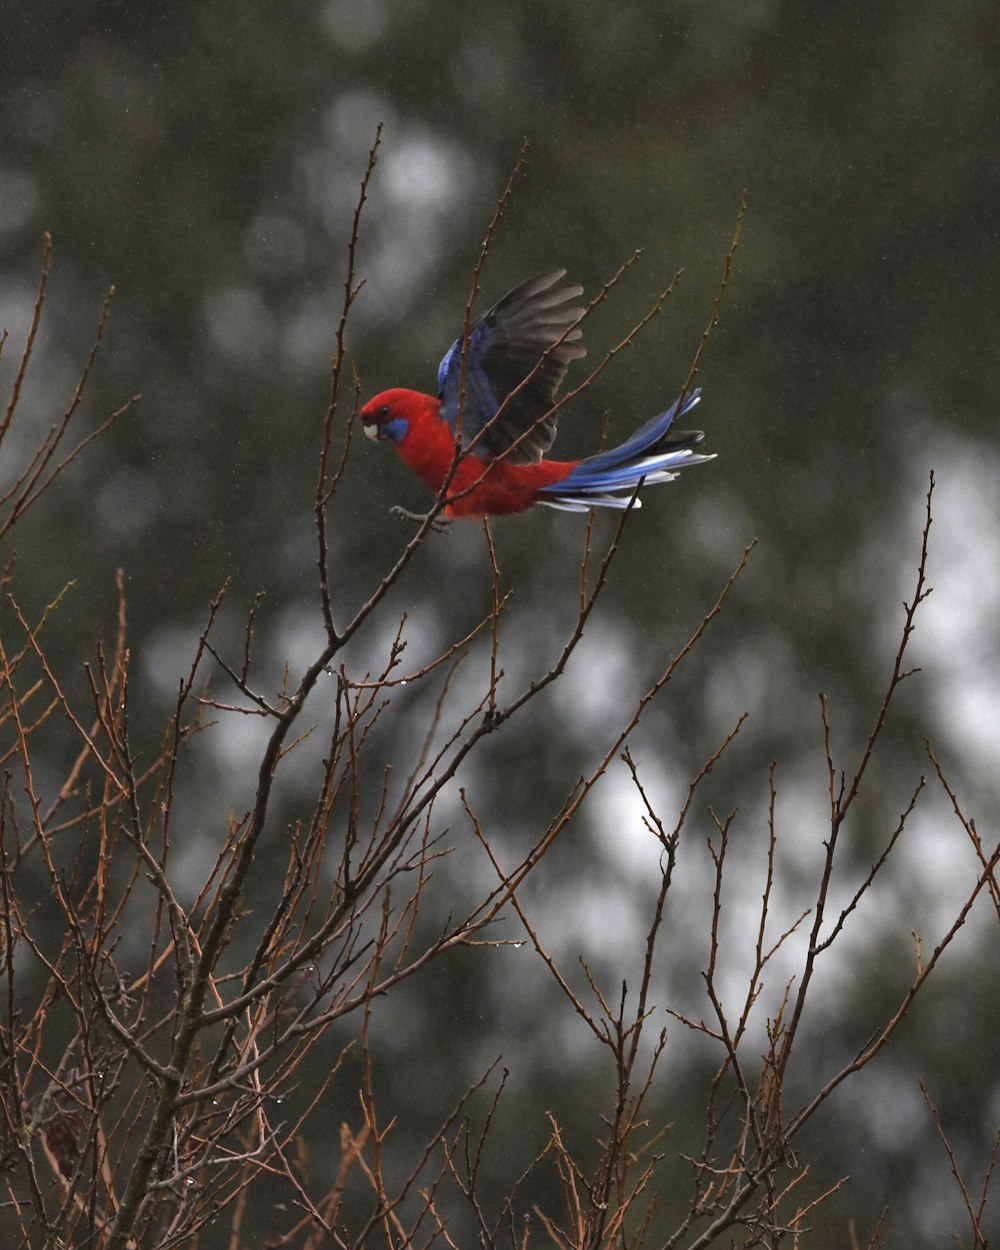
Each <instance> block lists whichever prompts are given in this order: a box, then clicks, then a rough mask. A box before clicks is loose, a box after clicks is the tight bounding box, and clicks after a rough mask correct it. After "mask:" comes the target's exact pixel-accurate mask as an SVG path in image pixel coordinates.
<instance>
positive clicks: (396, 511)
mask: <svg viewBox="0 0 1000 1250" xmlns="http://www.w3.org/2000/svg"><path fill="white" fill-rule="evenodd" d="M389 511H390V512H391V513H392V515H393V516H398V517H402V518H403V520H404V521H415V522H416V524H417V525H423V523H424V522H425V521H426V520H427V518H428V516H429V515H430V514H429V513H427V512H411V511H410V509H409V508H403V507H401V506H400V505H399V504H395V505H393V507H391V508H390V509H389ZM450 524H451V522H450V521H449V520H448V518H447V517H445V516H441V515H440V514H438V515H437V516H436V517H435V518H434V520H433V521H431V525H430V527H431V529H432V530H433V531H434V532H435V534H441V533H443V532H444V531H445V530H446V529H447V528H448V526H449V525H450Z"/></svg>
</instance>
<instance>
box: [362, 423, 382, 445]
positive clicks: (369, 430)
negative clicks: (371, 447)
mask: <svg viewBox="0 0 1000 1250" xmlns="http://www.w3.org/2000/svg"><path fill="white" fill-rule="evenodd" d="M363 429H364V431H365V434H367V436H368V437H369V438H370V439H371V440H372V442H373V443H376V442H378V426H377V425H366V426H364V427H363Z"/></svg>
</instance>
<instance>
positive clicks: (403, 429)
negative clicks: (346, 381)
mask: <svg viewBox="0 0 1000 1250" xmlns="http://www.w3.org/2000/svg"><path fill="white" fill-rule="evenodd" d="M415 398H419V397H418V396H416V395H415V393H414V392H413V391H407V390H404V389H403V388H401V387H397V388H395V389H393V390H391V391H382V392H381V394H379V395H376V396H375V397H374V399H370V400H369V401H368V403H367V404H365V406H364V407H363V408H362V409H361V412H360V413H359V414H358V415H359V416H360V418H361V423H362V425H363V426H364V431H365V433H366V434H367V435H368V437H369V438H371V439H380V438H388V439H391V440H392V442H394V443H398V442H399V441H400V440H401V439H404V438H405V437H406V435H407V434H408V433H409V432H410V427H411V425H412V423H413V418H414V415H415V414H414V410H413V407H414V406H413V400H414V399H415Z"/></svg>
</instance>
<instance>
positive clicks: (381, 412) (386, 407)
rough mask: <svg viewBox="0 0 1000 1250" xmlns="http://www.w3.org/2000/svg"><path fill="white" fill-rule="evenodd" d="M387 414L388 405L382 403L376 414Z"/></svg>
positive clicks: (384, 415)
mask: <svg viewBox="0 0 1000 1250" xmlns="http://www.w3.org/2000/svg"><path fill="white" fill-rule="evenodd" d="M388 415H389V405H388V404H383V405H382V407H381V408H380V409H379V410H378V416H380V417H387V416H388Z"/></svg>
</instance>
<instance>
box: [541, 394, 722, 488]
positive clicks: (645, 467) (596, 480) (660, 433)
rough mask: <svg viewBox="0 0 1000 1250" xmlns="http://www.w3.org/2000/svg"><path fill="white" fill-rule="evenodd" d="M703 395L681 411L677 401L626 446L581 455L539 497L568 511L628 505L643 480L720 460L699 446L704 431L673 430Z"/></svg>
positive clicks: (687, 401)
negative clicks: (696, 450) (704, 452)
mask: <svg viewBox="0 0 1000 1250" xmlns="http://www.w3.org/2000/svg"><path fill="white" fill-rule="evenodd" d="M700 398H701V391H700V390H696V391H692V392H691V394H690V395H688V396H686V398H685V400H684V405H683V407H682V408H681V409H680V412H679V413H678V406H677V404H674V405H673V406H672V407H670V408H668V409H667V411H666V412H661V413H659V414H658V415H657V416H655V417H653V418H652V419H651V420H650V421H647V422H646V424H645V425H643V426H641V427H640V428H639V429H638V430H636V432H635V433H634V434H632V435H631V436H630V437H629V438H627V439H626V440H625V442H624V443H622V444H621V445H620V446H618V447H612V448H610V449H609V450H608V451H602V452H599V453H598V454H597V455H596V456H589V457H588V458H587V459H586V460H581V461H580V463H579V464H578V465H577V466H576V467H575V468H574V469H573V470H572V472H570V473H569V474H568V475H567V476H566V477H565V478H563V480H562V481H561V482H553V483H552V484H551V485H550V486H543V487H541V489H540V490H539V492H538V495H539V498H538V502H539V503H542V504H548V506H549V507H552V508H562V509H564V510H565V511H568V512H583V511H586V510H587V509H588V508H627V507H628V505H629V502H630V500H631V498H632V495H633V494H634V493H635V490H636V488H637V487H638V485H639V483H640V482H646V483H650V484H651V483H654V482H669V481H672V480H673V478H675V477H676V476H677V470H679V469H683V468H687V467H688V466H689V465H695V464H704V463H705V461H706V460H714V459H715V457H714V456H710V455H701V454H699V453H697V452H695V451H694V450H693V449H694V448H695V447H697V446H699V445H700V444H701V442H702V441H703V439H704V437H705V436H704V435H703V434H702V433H701V431H699V430H692V431H688V432H684V431H681V432H677V433H675V434H673V435H671V434H670V428H671V426H672V425H673V423H674V420H675V419H676V418H677V417H678V415H679V416H681V417H684V416H686V415H687V413H688V412H690V411H691V409H692V408H693V407H694V406H695V404H696V403H697V402H698V400H699V399H700ZM638 506H639V501H638V500H636V507H638Z"/></svg>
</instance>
